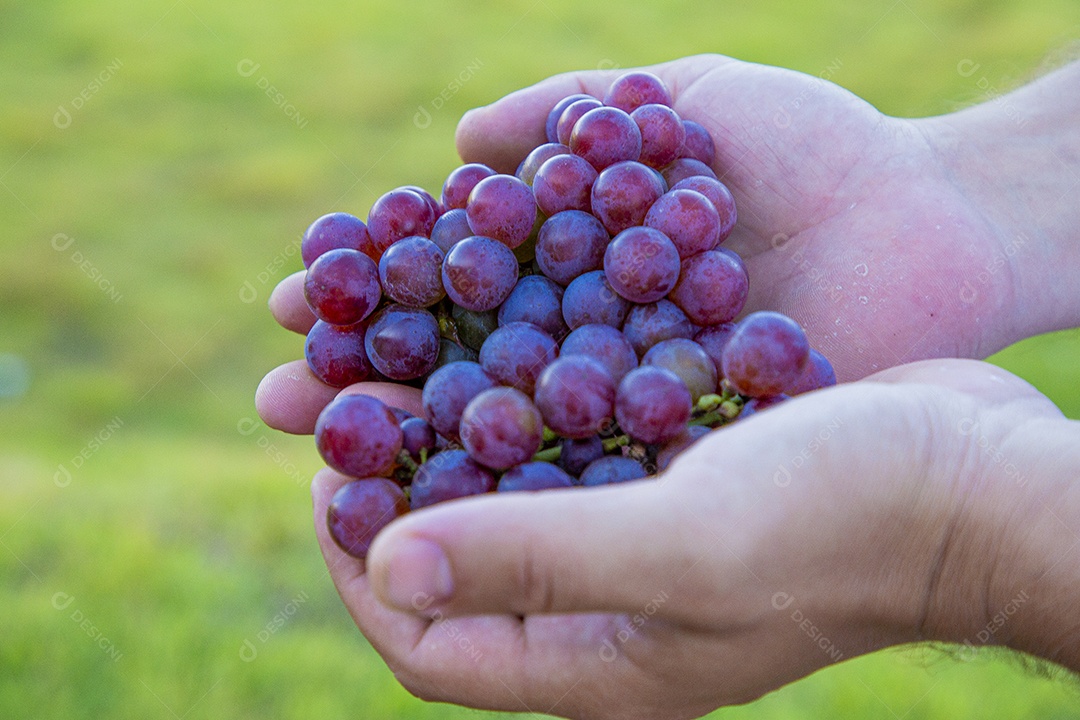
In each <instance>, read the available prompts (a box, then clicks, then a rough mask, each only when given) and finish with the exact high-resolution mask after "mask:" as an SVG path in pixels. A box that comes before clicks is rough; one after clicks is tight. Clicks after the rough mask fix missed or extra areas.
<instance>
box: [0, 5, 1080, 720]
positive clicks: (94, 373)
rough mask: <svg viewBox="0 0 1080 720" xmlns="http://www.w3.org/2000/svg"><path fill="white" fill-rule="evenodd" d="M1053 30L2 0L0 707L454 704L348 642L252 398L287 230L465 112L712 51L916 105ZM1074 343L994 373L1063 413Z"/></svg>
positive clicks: (813, 703)
mask: <svg viewBox="0 0 1080 720" xmlns="http://www.w3.org/2000/svg"><path fill="white" fill-rule="evenodd" d="M1078 36H1080V5H1078V4H1077V3H1076V2H1075V0H1029V1H1027V2H1020V1H1019V0H1013V1H1012V2H1004V1H987V0H964V1H961V0H947V1H941V0H934V1H931V0H919V1H917V2H916V1H907V0H896V1H895V2H894V1H893V0H886V1H885V2H868V3H853V2H848V1H846V0H827V1H823V2H816V3H803V2H798V1H797V0H760V1H759V2H757V3H754V4H753V7H752V8H751V7H750V4H748V3H735V2H728V1H725V2H696V3H690V2H667V3H662V4H661V3H645V2H632V3H619V4H611V3H598V2H583V1H582V0H574V1H573V2H570V1H568V0H567V1H561V0H536V1H535V2H534V1H533V0H524V1H520V2H517V1H515V2H500V3H495V2H490V1H489V2H474V3H462V2H434V1H426V2H417V3H407V4H401V5H400V6H398V7H391V5H390V4H389V3H387V4H375V3H372V2H351V3H344V2H322V3H318V4H317V5H316V6H315V7H313V8H302V7H300V5H289V4H267V3H255V2H250V1H249V0H238V1H236V2H209V1H208V0H176V1H175V2H173V1H172V0H166V2H163V3H160V4H158V3H138V2H133V1H131V0H107V1H104V2H89V3H87V2H75V1H73V0H68V1H66V2H64V1H52V0H43V1H42V2H16V1H15V0H3V1H0V68H2V70H0V98H2V100H0V222H2V229H3V233H2V235H0V249H2V252H3V256H2V263H0V396H2V397H0V717H2V718H30V717H33V718H97V717H109V718H114V719H116V718H147V717H174V716H175V717H178V718H179V717H183V718H192V719H194V718H219V717H230V718H264V717H278V718H292V717H297V718H300V717H304V718H307V717H329V718H336V717H362V718H382V717H410V718H412V717H416V718H427V717H439V718H458V717H471V716H474V715H475V713H473V712H472V711H467V710H462V709H458V708H453V707H448V706H440V705H427V704H424V703H421V702H420V701H418V700H415V699H413V698H412V697H410V696H409V695H408V694H407V693H406V692H405V691H404V690H403V689H401V688H400V687H399V686H398V685H397V683H396V682H395V681H394V679H393V676H392V675H391V673H390V672H389V671H388V670H387V669H386V668H385V666H384V665H383V664H382V662H381V661H380V660H379V658H378V656H377V655H376V654H375V653H374V651H372V650H371V648H370V647H369V646H368V645H367V644H366V642H365V641H364V639H363V638H362V637H361V636H360V634H359V633H358V632H356V630H355V628H354V626H353V624H352V623H351V621H350V619H349V617H348V615H347V614H346V612H345V611H344V609H343V607H342V606H341V604H340V601H339V600H338V598H337V596H336V594H335V593H334V590H333V588H332V586H331V584H330V581H329V579H328V578H327V576H326V572H325V568H324V566H323V563H322V560H321V558H320V556H319V554H318V552H317V549H316V547H315V544H314V541H313V537H312V533H311V520H310V515H309V508H310V501H309V499H308V495H307V485H308V478H309V477H310V475H311V474H312V473H313V472H314V471H315V470H316V469H317V467H318V466H319V463H318V460H317V456H316V453H315V452H314V448H313V447H312V444H311V441H310V439H309V438H293V437H287V436H284V435H282V434H280V433H276V432H274V431H272V430H269V429H268V428H266V427H265V426H263V425H261V424H258V423H256V422H255V421H254V420H253V419H254V418H255V414H254V409H253V407H252V395H253V392H254V390H255V387H256V384H257V383H258V380H259V378H260V377H261V375H262V373H263V372H265V371H266V370H268V369H269V368H271V367H273V366H274V365H276V364H278V363H281V362H283V361H286V360H289V359H292V358H295V357H298V356H299V354H300V352H301V341H300V338H298V337H296V336H290V335H289V334H288V333H286V332H284V331H282V330H280V329H278V328H276V327H275V326H274V324H273V322H272V321H271V319H270V317H269V314H268V313H267V311H266V308H265V300H266V298H267V296H268V293H269V291H270V289H271V288H272V287H273V285H274V283H275V282H277V281H278V280H280V279H281V278H282V277H284V276H285V275H286V274H288V273H289V272H292V271H293V270H295V269H298V268H300V267H301V263H300V261H299V257H298V252H297V249H298V243H299V237H300V234H301V233H302V231H303V229H304V228H305V227H306V226H307V224H308V223H309V222H310V221H311V220H312V219H314V218H315V217H317V216H318V215H320V214H322V213H323V212H326V211H329V210H351V211H353V212H356V213H357V214H361V215H364V214H366V209H367V207H368V206H369V205H370V204H371V202H372V201H373V200H374V199H375V198H376V197H377V196H378V195H379V194H380V193H381V192H383V191H385V190H387V189H390V188H392V187H394V186H397V185H401V184H408V183H415V184H419V185H422V186H425V187H427V188H429V189H431V190H437V189H438V188H439V187H440V186H441V183H442V180H443V178H444V177H445V175H446V173H447V172H448V171H449V170H451V169H452V168H453V167H454V165H455V162H456V157H455V153H454V149H453V143H452V138H453V129H454V125H455V122H456V120H457V118H458V117H459V116H460V115H461V113H462V112H464V111H465V110H466V109H467V108H469V107H472V106H475V105H478V104H484V103H487V102H490V101H492V100H494V99H495V98H497V97H499V96H501V95H502V94H504V93H506V92H509V91H511V90H513V89H516V88H518V87H521V86H523V85H527V84H530V83H532V82H535V81H538V80H540V79H542V78H544V77H546V76H548V75H551V74H553V73H556V72H560V71H564V70H570V69H578V68H596V67H605V68H611V67H613V66H621V67H631V66H634V65H638V64H644V63H652V62H657V61H661V60H666V59H671V58H674V57H678V56H681V55H685V54H691V53H698V52H725V53H727V54H731V55H734V56H737V57H741V58H743V59H747V60H754V61H759V62H764V63H770V64H776V65H783V66H788V67H792V68H795V69H799V70H802V71H805V72H808V73H811V74H815V75H818V74H821V73H824V72H827V71H829V72H831V78H832V79H833V80H834V81H835V82H837V83H839V84H841V85H843V86H844V87H847V88H849V89H851V90H852V91H854V92H856V93H858V94H859V95H862V96H863V97H865V98H867V99H868V100H870V101H871V102H873V103H875V104H876V105H877V106H878V107H880V108H882V109H883V110H884V111H886V112H889V113H893V114H899V115H925V114H937V113H943V112H948V111H950V110H953V109H956V108H959V107H962V106H965V105H968V104H971V103H975V102H979V101H981V100H985V99H986V98H987V91H986V90H985V89H984V88H983V87H980V85H983V86H987V87H992V88H998V89H1001V90H1005V89H1007V88H1010V87H1014V86H1015V85H1017V84H1019V83H1021V82H1023V81H1024V80H1025V79H1028V78H1030V77H1032V76H1033V75H1034V74H1037V72H1038V71H1039V69H1040V68H1042V67H1048V66H1052V65H1053V64H1054V63H1055V62H1060V61H1061V59H1062V53H1063V51H1064V49H1065V48H1066V46H1067V44H1068V43H1069V42H1070V41H1075V39H1076V38H1077V37H1078ZM244 61H248V62H246V63H245V62H244ZM962 61H969V62H968V63H967V64H966V65H964V67H965V68H970V67H972V64H973V63H974V64H978V66H979V67H978V69H977V70H976V71H975V73H974V74H964V73H961V72H959V71H958V65H959V64H960V63H961V62H962ZM255 65H258V67H257V69H255V70H254V72H251V73H248V72H247V71H249V70H250V69H251V68H253V67H254V66H255ZM830 69H831V70H830ZM241 71H244V72H241ZM459 75H460V76H461V77H466V76H467V79H466V80H465V81H464V82H462V83H460V88H459V89H458V90H448V91H447V96H448V97H447V99H446V100H445V103H442V104H441V107H436V105H439V104H440V103H439V101H434V103H433V100H434V98H437V97H439V96H440V93H442V92H443V91H444V90H446V89H447V88H448V87H450V85H451V83H452V81H454V80H455V78H458V77H459ZM984 79H985V80H984ZM980 81H982V82H980ZM95 82H96V83H97V84H95ZM267 85H272V86H273V87H274V88H276V92H278V93H280V95H281V98H282V100H281V103H278V102H276V101H275V99H274V98H272V97H270V96H268V95H267V94H266V92H265V90H264V87H261V86H267ZM81 93H85V95H86V99H85V100H82V99H81V97H80V94H81ZM77 98H79V100H76V99H77ZM283 105H284V107H283ZM62 107H63V108H64V109H65V110H66V111H67V113H68V116H69V118H70V122H69V123H68V122H67V121H66V120H65V118H64V116H63V114H62V113H60V110H61V108H62ZM420 107H425V108H427V110H428V111H429V113H430V115H431V123H430V126H428V127H426V128H423V129H422V128H420V127H418V126H417V125H416V124H414V122H413V118H414V115H415V114H416V113H417V110H418V108H420ZM290 108H291V109H290ZM58 113H60V114H59V115H58ZM290 114H291V117H290ZM61 126H63V127H61ZM57 248H61V249H57ZM103 288H104V289H103ZM245 301H247V302H245ZM1078 349H1080V337H1078V335H1077V334H1076V333H1073V332H1067V333H1058V334H1056V335H1053V336H1047V337H1043V338H1038V339H1035V340H1031V341H1028V342H1026V343H1023V344H1021V345H1019V346H1016V347H1014V348H1012V349H1010V350H1008V351H1007V352H1005V353H1004V354H1002V355H1000V356H999V357H998V358H997V361H999V362H1001V363H1002V364H1003V365H1005V366H1006V367H1008V368H1009V369H1011V370H1013V371H1015V372H1017V373H1018V374H1020V375H1022V376H1023V377H1025V378H1027V379H1028V380H1030V381H1031V382H1033V383H1034V384H1035V385H1037V386H1038V387H1039V388H1040V389H1042V390H1044V391H1045V392H1047V393H1048V394H1049V395H1050V396H1051V397H1052V398H1053V399H1054V400H1055V401H1056V402H1058V403H1059V405H1060V406H1061V407H1062V408H1063V410H1064V411H1065V412H1066V413H1067V414H1068V415H1070V416H1071V417H1080V392H1078V391H1077V387H1078V385H1077V381H1078V379H1080V369H1078V367H1077V363H1076V362H1075V357H1076V356H1077V351H1078ZM64 469H66V471H67V472H68V473H70V475H65V473H64ZM58 607H59V608H61V609H57V608H58ZM284 616H287V617H284ZM276 617H278V618H282V619H283V622H277V621H276V620H275V618H276ZM260 633H261V634H260ZM1078 699H1080V698H1078V696H1077V693H1076V691H1075V690H1074V689H1073V688H1072V687H1071V686H1070V685H1068V684H1064V683H1061V682H1059V681H1054V680H1047V679H1042V678H1038V677H1035V676H1034V675H1032V674H1030V673H1028V672H1026V671H1024V670H1023V669H1022V668H1020V667H1018V665H1017V664H1016V663H1010V662H1003V661H995V660H992V659H988V658H985V657H982V658H979V659H976V660H975V661H973V662H961V661H956V660H954V659H951V658H949V657H947V656H945V655H942V654H940V653H938V652H936V651H928V650H911V649H908V650H901V651H892V652H886V653H879V654H876V655H873V656H870V657H866V658H862V659H858V660H855V661H852V662H847V663H843V664H841V665H840V666H836V667H833V668H831V669H828V670H826V671H823V672H820V673H818V674H816V675H814V676H813V677H811V678H810V679H808V680H805V681H803V682H800V683H796V684H794V685H792V686H789V687H787V688H784V689H783V690H780V691H779V692H776V693H773V694H771V695H769V696H768V697H766V698H764V699H762V700H761V701H759V702H757V703H754V704H753V705H751V706H748V707H745V708H738V709H733V710H730V711H722V712H720V713H719V715H721V716H724V717H732V718H744V717H745V718H750V717H754V718H804V717H805V718H811V717H813V718H819V717H820V718H824V717H865V718H881V717H886V718H887V717H896V718H912V719H915V718H983V717H997V718H1021V717H1042V718H1052V717H1062V718H1064V717H1067V716H1068V717H1074V716H1075V712H1076V711H1075V708H1076V706H1077V702H1078Z"/></svg>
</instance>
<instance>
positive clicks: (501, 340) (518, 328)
mask: <svg viewBox="0 0 1080 720" xmlns="http://www.w3.org/2000/svg"><path fill="white" fill-rule="evenodd" d="M558 354H559V345H558V343H556V342H555V339H554V338H552V337H551V335H549V334H548V333H546V332H544V331H543V330H541V329H540V328H538V327H536V326H535V325H533V324H532V323H527V322H512V323H507V324H506V325H503V326H502V327H500V328H499V329H498V330H496V331H495V332H493V333H491V335H489V336H488V339H487V340H486V341H485V342H484V346H483V347H482V348H480V366H481V367H483V368H484V370H485V371H487V374H488V375H490V376H491V377H493V378H494V379H495V380H496V381H497V382H498V383H499V384H501V385H509V386H510V387H514V388H517V389H518V390H520V391H522V392H524V393H528V395H529V396H530V397H531V396H532V394H533V390H534V389H535V388H536V379H537V378H538V377H539V376H540V373H542V372H543V371H544V368H545V367H547V366H548V365H550V364H551V363H552V362H554V361H555V358H556V357H557V356H558Z"/></svg>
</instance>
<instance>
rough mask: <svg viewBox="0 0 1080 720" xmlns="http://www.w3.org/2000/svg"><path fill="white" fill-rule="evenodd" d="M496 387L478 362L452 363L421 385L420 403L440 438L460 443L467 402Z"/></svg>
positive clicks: (492, 379) (434, 373)
mask: <svg viewBox="0 0 1080 720" xmlns="http://www.w3.org/2000/svg"><path fill="white" fill-rule="evenodd" d="M493 387H496V382H495V380H494V378H492V377H491V376H490V375H488V374H487V373H486V372H484V369H483V368H482V367H480V364H479V363H474V362H454V363H450V364H449V365H446V366H444V367H441V368H439V369H438V370H436V371H435V372H433V373H431V377H429V378H428V379H427V382H425V383H424V390H423V393H422V394H421V402H422V403H423V405H424V415H425V416H426V417H427V420H428V422H429V423H431V426H432V427H433V428H435V430H436V432H438V433H439V434H440V435H442V436H443V437H447V438H450V439H451V440H459V439H460V438H461V435H460V434H459V432H458V428H459V426H460V424H461V413H463V412H464V411H465V406H466V405H468V404H469V401H470V400H472V399H473V398H474V397H476V396H477V395H479V394H480V393H482V392H483V391H485V390H490V389H491V388H493Z"/></svg>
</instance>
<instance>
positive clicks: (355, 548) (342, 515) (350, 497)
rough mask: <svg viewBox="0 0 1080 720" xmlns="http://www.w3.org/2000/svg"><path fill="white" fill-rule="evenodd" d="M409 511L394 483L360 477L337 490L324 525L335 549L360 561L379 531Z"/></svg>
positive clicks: (398, 488) (384, 479) (327, 511)
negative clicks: (336, 547) (328, 530)
mask: <svg viewBox="0 0 1080 720" xmlns="http://www.w3.org/2000/svg"><path fill="white" fill-rule="evenodd" d="M408 511H409V503H408V501H406V500H405V494H404V493H403V492H402V491H401V488H400V487H398V486H397V484H396V483H394V482H391V481H390V480H387V479H386V478H378V477H376V478H363V479H361V480H353V481H352V482H350V483H346V484H345V485H342V486H341V487H340V488H338V491H337V492H336V493H334V497H333V498H331V499H330V504H329V505H328V506H327V508H326V524H327V527H328V528H329V529H330V537H332V538H333V539H334V542H335V543H337V546H338V547H340V548H341V549H342V550H344V551H345V552H346V553H348V554H349V555H352V556H353V557H355V558H359V559H361V560H363V559H364V558H365V557H366V556H367V552H368V549H369V548H370V547H371V542H372V540H374V539H375V536H376V535H377V534H378V533H379V531H380V530H382V529H383V528H384V527H386V526H387V525H389V524H390V523H391V522H392V521H393V520H395V519H397V518H398V517H401V516H402V515H404V514H405V513H407V512H408Z"/></svg>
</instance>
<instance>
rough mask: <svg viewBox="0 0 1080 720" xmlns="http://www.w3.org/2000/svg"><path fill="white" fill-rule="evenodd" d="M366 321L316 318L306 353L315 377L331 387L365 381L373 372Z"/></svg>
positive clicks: (305, 349) (308, 335) (308, 337)
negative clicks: (348, 322)
mask: <svg viewBox="0 0 1080 720" xmlns="http://www.w3.org/2000/svg"><path fill="white" fill-rule="evenodd" d="M364 329H365V328H364V325H363V324H362V323H361V324H357V325H331V324H330V323H326V322H323V321H322V320H316V321H315V324H314V325H312V326H311V330H308V334H307V341H306V342H305V343H304V357H305V358H306V359H307V363H308V367H309V368H311V372H312V373H313V374H314V375H315V377H317V378H319V379H320V380H322V381H323V382H324V383H326V384H327V385H329V386H330V387H339V388H340V387H345V386H346V385H352V384H353V383H358V382H363V381H364V380H367V379H368V378H369V377H371V375H372V374H373V372H374V371H373V370H372V367H371V362H369V361H368V357H367V353H366V352H365V351H364Z"/></svg>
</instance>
